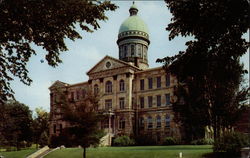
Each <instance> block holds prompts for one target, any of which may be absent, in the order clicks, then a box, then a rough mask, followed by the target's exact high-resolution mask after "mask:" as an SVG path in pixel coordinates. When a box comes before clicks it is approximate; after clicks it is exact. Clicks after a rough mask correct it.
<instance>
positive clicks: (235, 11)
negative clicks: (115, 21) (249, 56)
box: [158, 0, 249, 140]
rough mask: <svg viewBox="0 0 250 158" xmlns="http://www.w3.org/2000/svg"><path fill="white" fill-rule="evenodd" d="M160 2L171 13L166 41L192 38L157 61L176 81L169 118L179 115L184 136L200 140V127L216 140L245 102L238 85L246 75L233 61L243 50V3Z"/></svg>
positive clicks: (243, 89)
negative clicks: (176, 51) (209, 129)
mask: <svg viewBox="0 0 250 158" xmlns="http://www.w3.org/2000/svg"><path fill="white" fill-rule="evenodd" d="M165 1H166V3H167V6H168V7H169V9H170V12H171V13H172V14H173V18H172V22H171V23H170V24H169V25H168V27H167V28H166V29H167V30H168V31H170V35H169V39H170V40H172V39H174V38H175V37H177V36H178V35H182V36H193V38H194V40H190V41H188V42H186V46H187V49H186V50H185V51H180V52H179V54H177V55H175V56H173V57H165V58H164V59H159V60H158V62H164V64H165V65H164V67H165V68H166V70H167V71H170V72H171V73H172V74H174V75H176V76H177V79H178V82H179V86H178V87H176V93H175V95H176V96H177V98H178V99H177V100H176V102H174V103H173V108H174V111H175V112H176V115H175V116H180V117H179V118H178V121H181V122H182V123H183V124H184V125H185V128H186V129H185V130H186V132H185V133H188V135H191V137H190V138H192V137H195V139H198V138H199V137H201V136H202V129H204V127H205V126H206V125H210V126H212V127H213V129H214V137H215V138H218V137H219V135H220V131H221V129H223V128H227V127H229V126H231V125H232V124H233V123H234V122H235V121H237V119H238V117H239V113H240V112H241V107H242V106H245V105H246V100H247V99H248V98H249V88H248V87H245V86H244V85H241V84H242V83H243V82H242V81H243V76H244V75H245V74H246V73H247V71H246V70H244V67H243V65H242V64H241V63H240V60H239V58H240V57H241V56H242V55H244V54H245V53H246V52H247V49H248V48H249V42H247V41H246V39H243V37H242V34H244V33H246V32H247V30H248V27H249V14H248V13H249V3H248V1H247V0H239V1H236V0H226V1H221V0H216V1H213V2H211V1H209V0H197V1H193V0H185V1H176V0H165ZM221 63H223V64H221ZM197 128H198V130H197ZM193 133H194V134H193ZM190 138H189V140H190Z"/></svg>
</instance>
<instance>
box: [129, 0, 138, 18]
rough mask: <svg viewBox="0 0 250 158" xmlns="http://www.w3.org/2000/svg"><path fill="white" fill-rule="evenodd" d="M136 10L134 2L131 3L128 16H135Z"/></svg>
mask: <svg viewBox="0 0 250 158" xmlns="http://www.w3.org/2000/svg"><path fill="white" fill-rule="evenodd" d="M137 12H138V9H137V7H136V5H135V1H133V4H132V6H131V7H130V9H129V13H130V16H133V15H137Z"/></svg>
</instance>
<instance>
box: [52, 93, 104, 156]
mask: <svg viewBox="0 0 250 158" xmlns="http://www.w3.org/2000/svg"><path fill="white" fill-rule="evenodd" d="M56 91H57V96H58V98H60V99H59V100H58V102H57V103H56V104H57V105H59V106H60V109H61V110H60V111H61V112H62V118H61V119H62V120H63V121H66V122H67V123H68V124H69V126H67V127H66V128H64V129H63V130H62V131H61V133H60V135H59V139H61V140H63V142H62V143H63V144H57V145H67V144H68V145H69V146H78V145H80V146H81V147H82V148H83V158H86V148H88V147H89V146H90V145H93V146H96V145H99V143H100V139H101V138H102V137H103V136H104V131H103V130H101V129H100V128H99V126H98V124H99V123H100V122H101V120H102V119H103V118H104V117H105V116H104V115H103V112H101V111H100V110H98V106H99V104H98V101H99V99H98V96H97V95H96V94H93V93H92V92H90V91H87V92H86V94H85V96H84V97H81V98H79V100H77V101H75V100H72V99H69V98H68V97H67V93H65V92H62V90H60V89H57V90H56Z"/></svg>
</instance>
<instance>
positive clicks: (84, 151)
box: [82, 147, 86, 158]
mask: <svg viewBox="0 0 250 158" xmlns="http://www.w3.org/2000/svg"><path fill="white" fill-rule="evenodd" d="M82 154H83V155H82V157H83V158H86V147H83V153H82Z"/></svg>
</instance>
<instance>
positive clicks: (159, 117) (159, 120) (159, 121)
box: [156, 116, 161, 128]
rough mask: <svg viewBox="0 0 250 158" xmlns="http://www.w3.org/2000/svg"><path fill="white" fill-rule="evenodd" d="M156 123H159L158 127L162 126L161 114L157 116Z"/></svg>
mask: <svg viewBox="0 0 250 158" xmlns="http://www.w3.org/2000/svg"><path fill="white" fill-rule="evenodd" d="M156 125H157V128H161V116H157V119H156Z"/></svg>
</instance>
